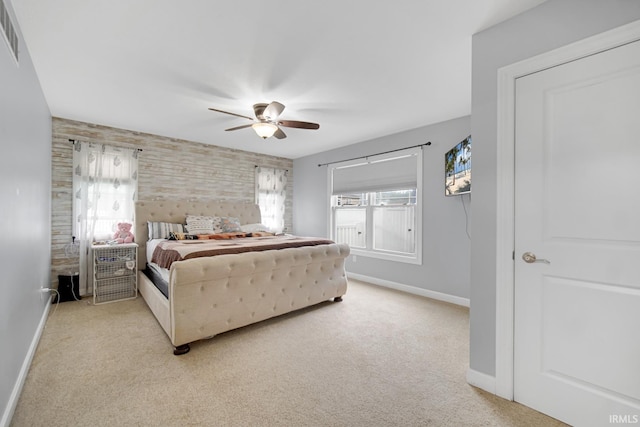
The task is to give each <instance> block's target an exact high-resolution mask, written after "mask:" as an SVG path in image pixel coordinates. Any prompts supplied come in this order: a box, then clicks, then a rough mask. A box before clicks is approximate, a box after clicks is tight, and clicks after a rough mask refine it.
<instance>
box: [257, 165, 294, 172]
mask: <svg viewBox="0 0 640 427" xmlns="http://www.w3.org/2000/svg"><path fill="white" fill-rule="evenodd" d="M253 167H254V168H265V167H266V166H260V165H253ZM273 169H280V168H273ZM284 170H285V172H289V169H284Z"/></svg>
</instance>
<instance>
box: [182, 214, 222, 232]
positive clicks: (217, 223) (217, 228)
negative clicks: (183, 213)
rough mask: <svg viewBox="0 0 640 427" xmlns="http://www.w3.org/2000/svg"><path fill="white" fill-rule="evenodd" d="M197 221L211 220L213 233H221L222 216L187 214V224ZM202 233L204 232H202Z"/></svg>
mask: <svg viewBox="0 0 640 427" xmlns="http://www.w3.org/2000/svg"><path fill="white" fill-rule="evenodd" d="M198 221H211V226H212V228H213V233H222V227H221V222H222V218H220V217H218V216H209V215H187V225H191V223H195V222H198ZM192 234H193V233H192ZM202 234H205V233H202ZM207 234H210V233H207Z"/></svg>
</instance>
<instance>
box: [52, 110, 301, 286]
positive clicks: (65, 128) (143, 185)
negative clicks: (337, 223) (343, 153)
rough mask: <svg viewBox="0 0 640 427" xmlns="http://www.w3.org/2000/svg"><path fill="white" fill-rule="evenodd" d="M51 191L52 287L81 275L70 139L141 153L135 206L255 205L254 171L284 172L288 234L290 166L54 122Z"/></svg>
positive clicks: (164, 139) (214, 149)
mask: <svg viewBox="0 0 640 427" xmlns="http://www.w3.org/2000/svg"><path fill="white" fill-rule="evenodd" d="M52 122H53V143H52V191H51V212H52V218H51V229H52V236H51V245H52V248H51V249H52V251H51V281H52V287H54V288H57V287H58V275H69V274H73V273H75V272H77V271H79V266H78V258H77V257H75V256H73V254H72V253H70V252H71V251H70V248H71V246H70V244H71V242H72V237H71V236H72V235H73V233H72V218H71V216H72V192H73V191H72V164H73V150H72V148H73V145H72V144H71V143H70V142H69V140H70V139H73V140H80V141H86V142H94V143H101V144H102V143H104V144H108V145H113V146H118V147H127V148H139V149H142V152H140V154H139V157H138V162H139V164H138V199H139V200H172V199H181V200H188V199H193V200H206V199H221V200H238V201H248V202H254V201H255V195H254V191H255V187H254V186H255V179H254V173H255V172H254V169H255V166H256V165H258V166H263V167H273V168H280V169H288V170H289V173H288V183H287V198H286V206H285V208H286V210H285V227H286V229H287V230H291V229H292V223H293V219H292V212H293V208H292V207H293V160H291V159H286V158H282V157H273V156H267V155H264V154H259V153H252V152H248V151H241V150H234V149H231V148H225V147H219V146H215V145H208V144H202V143H197V142H191V141H185V140H180V139H174V138H167V137H163V136H157V135H151V134H146V133H141V132H134V131H129V130H124V129H116V128H112V127H107V126H101V125H95V124H90V123H84V122H78V121H73V120H67V119H62V118H57V117H54V118H53V120H52Z"/></svg>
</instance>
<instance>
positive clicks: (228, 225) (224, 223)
mask: <svg viewBox="0 0 640 427" xmlns="http://www.w3.org/2000/svg"><path fill="white" fill-rule="evenodd" d="M220 220H221V221H220V229H221V231H220V233H234V232H237V231H242V228H241V227H240V220H239V219H238V218H233V217H221V218H220Z"/></svg>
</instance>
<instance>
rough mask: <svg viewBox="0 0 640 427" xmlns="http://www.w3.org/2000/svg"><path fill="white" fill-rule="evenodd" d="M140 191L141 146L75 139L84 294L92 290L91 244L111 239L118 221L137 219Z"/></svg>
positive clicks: (76, 227)
mask: <svg viewBox="0 0 640 427" xmlns="http://www.w3.org/2000/svg"><path fill="white" fill-rule="evenodd" d="M137 191H138V150H137V149H126V148H119V147H111V146H108V145H102V144H91V143H87V142H80V141H75V142H74V143H73V219H74V227H73V233H74V236H75V237H76V238H77V239H78V241H79V243H80V248H79V254H80V293H81V294H82V295H85V294H87V293H90V292H91V281H90V278H91V277H93V275H92V274H89V272H88V268H87V261H88V255H87V254H88V249H89V247H90V246H91V244H92V243H93V242H94V241H103V240H111V239H112V238H113V235H114V232H115V231H116V226H117V224H118V222H129V223H131V224H133V223H134V222H133V210H134V202H135V200H136V197H137ZM134 234H135V231H134Z"/></svg>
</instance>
